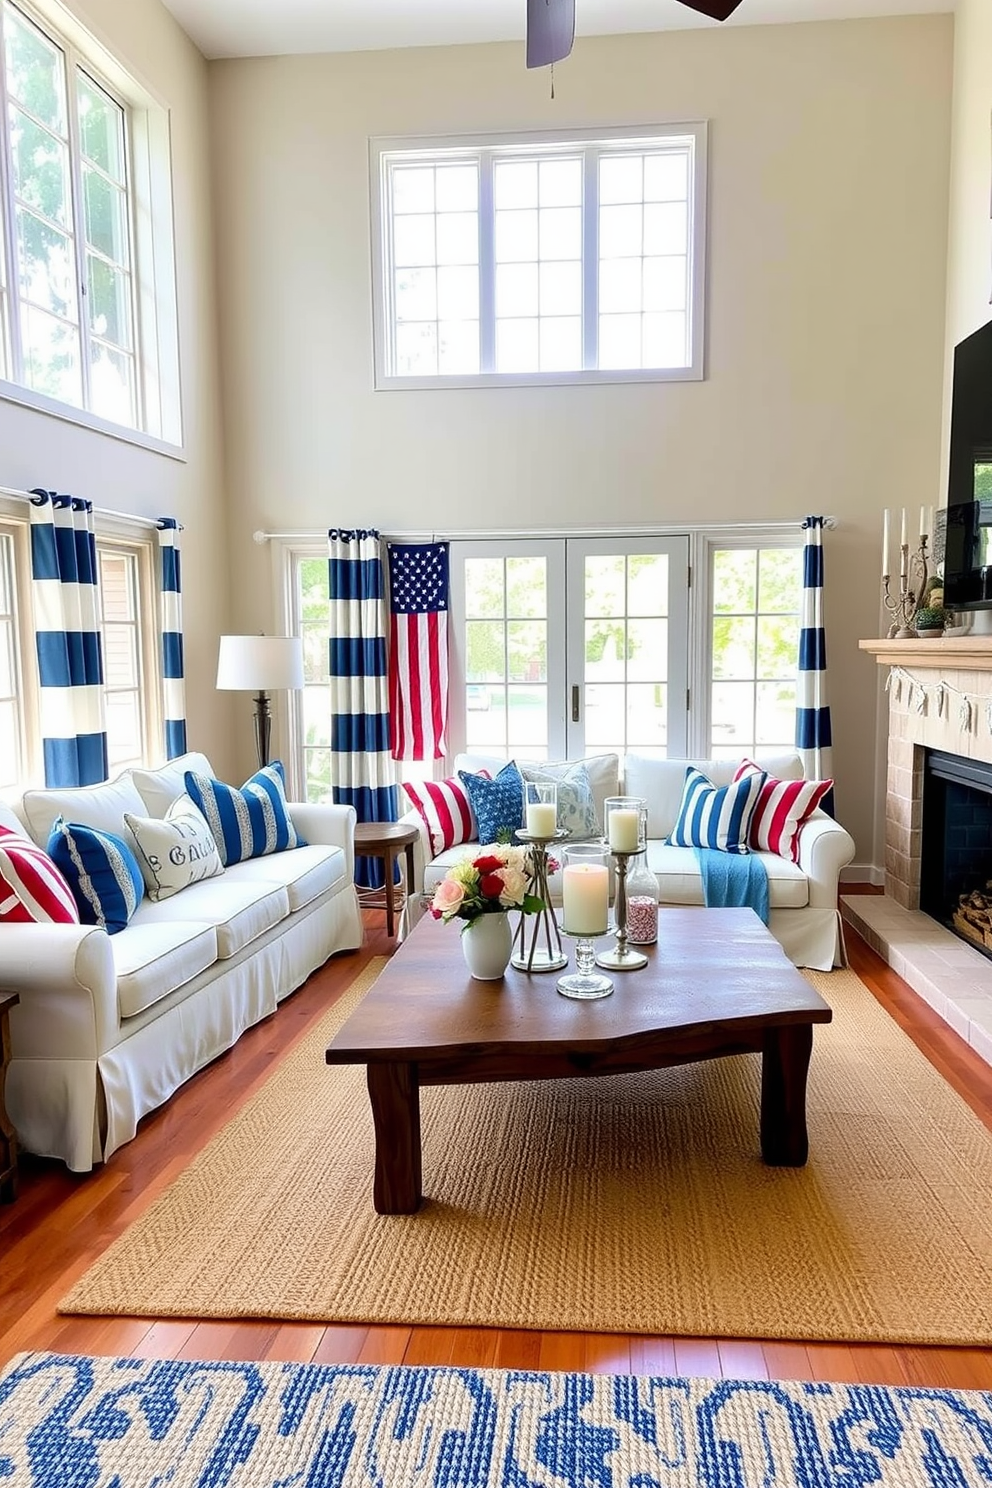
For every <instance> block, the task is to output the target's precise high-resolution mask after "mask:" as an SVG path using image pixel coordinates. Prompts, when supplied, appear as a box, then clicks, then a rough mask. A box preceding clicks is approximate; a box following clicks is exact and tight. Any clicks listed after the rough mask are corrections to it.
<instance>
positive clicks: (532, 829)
mask: <svg viewBox="0 0 992 1488" xmlns="http://www.w3.org/2000/svg"><path fill="white" fill-rule="evenodd" d="M557 825H558V813H557V811H556V810H555V808H554V806H553V805H552V804H551V802H550V801H528V803H527V830H528V832H529V833H530V835H531V836H532V837H553V836H554V835H555V828H556V827H557Z"/></svg>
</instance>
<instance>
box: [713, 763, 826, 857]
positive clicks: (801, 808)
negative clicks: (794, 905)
mask: <svg viewBox="0 0 992 1488" xmlns="http://www.w3.org/2000/svg"><path fill="white" fill-rule="evenodd" d="M754 771H758V773H759V774H760V773H763V772H762V770H761V766H760V765H756V764H755V763H754V760H749V759H744V760H741V762H740V764H739V765H738V767H737V770H736V771H735V773H734V779H735V780H740V779H741V777H742V776H743V775H750V774H752V773H753V772H754ZM833 784H834V783H833V781H832V780H778V779H776V777H775V776H774V775H769V776H768V778H767V780H766V781H765V783H764V785H763V786H762V787H761V793H760V794H759V796H758V804H757V806H755V808H754V815H753V816H752V817H751V825H750V828H749V829H748V839H747V840H748V846H749V847H752V848H754V849H755V850H756V851H757V852H773V853H778V855H779V857H780V858H789V859H790V860H791V861H792V862H793V863H798V862H799V830H800V828H801V827H802V825H803V823H804V822H805V821H806V820H807V819H808V818H809V817H811V816H812V815H813V812H814V811H815V810H816V808H817V807H818V806H819V804H820V802H821V801H822V800H823V798H824V796H825V795H826V794H827V793H828V791H831V790H832V789H833Z"/></svg>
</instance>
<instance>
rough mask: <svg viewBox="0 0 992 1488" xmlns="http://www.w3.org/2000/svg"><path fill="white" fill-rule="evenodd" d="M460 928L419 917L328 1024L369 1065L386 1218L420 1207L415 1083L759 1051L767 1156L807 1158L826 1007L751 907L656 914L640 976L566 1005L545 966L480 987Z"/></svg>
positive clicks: (620, 976)
mask: <svg viewBox="0 0 992 1488" xmlns="http://www.w3.org/2000/svg"><path fill="white" fill-rule="evenodd" d="M458 934H459V931H458V928H457V927H456V926H455V925H443V924H441V923H440V922H439V921H437V920H434V919H433V918H432V917H431V916H430V915H425V916H424V918H423V919H422V920H421V922H420V924H419V925H417V927H416V928H415V930H414V931H413V933H412V934H411V935H410V937H409V938H408V939H407V940H406V941H405V942H404V943H403V945H402V946H400V948H399V950H398V951H397V952H396V955H395V956H393V957H392V959H391V960H390V962H389V965H388V966H387V967H386V968H385V970H384V971H383V973H382V975H381V976H380V977H379V980H378V981H377V982H376V983H375V985H374V987H373V988H372V990H371V991H370V992H369V993H368V995H367V996H366V997H365V998H363V1000H362V1002H361V1003H360V1004H359V1006H358V1007H357V1008H356V1009H355V1011H354V1012H353V1013H352V1015H351V1017H350V1018H349V1019H348V1020H347V1022H346V1023H345V1024H344V1025H343V1026H342V1028H341V1029H340V1030H339V1032H338V1033H337V1035H336V1037H335V1039H334V1041H333V1043H332V1044H331V1045H330V1047H329V1048H328V1050H327V1063H328V1064H364V1065H366V1066H367V1069H368V1088H369V1096H370V1099H371V1102H372V1119H373V1122H374V1124H375V1137H376V1152H375V1178H374V1181H373V1189H372V1195H373V1202H374V1204H375V1207H376V1210H377V1211H378V1213H379V1214H412V1213H413V1212H414V1211H415V1210H416V1209H417V1207H418V1205H419V1204H420V1200H421V1196H422V1191H421V1155H420V1087H421V1085H476V1084H487V1083H490V1082H492V1081H497V1080H559V1079H565V1078H574V1077H575V1076H578V1075H618V1074H628V1073H631V1072H632V1071H635V1070H647V1069H662V1068H664V1067H666V1066H668V1065H676V1064H690V1063H692V1062H694V1061H696V1060H699V1059H716V1058H719V1057H721V1056H723V1055H726V1054H745V1053H753V1054H760V1055H761V1155H762V1157H763V1158H764V1160H765V1162H766V1163H770V1164H774V1165H776V1166H788V1167H801V1166H802V1165H803V1163H805V1161H806V1158H807V1155H808V1152H809V1142H808V1139H807V1135H806V1075H807V1071H808V1069H809V1061H810V1055H811V1053H812V1048H813V1024H814V1023H829V1022H830V1019H831V1017H832V1014H831V1011H830V1008H829V1007H828V1005H827V1004H826V1003H825V1002H824V1000H823V998H822V997H821V996H820V995H819V993H818V992H816V991H814V989H813V987H811V986H810V984H809V982H807V981H806V980H805V978H804V977H802V976H800V974H799V972H798V971H797V970H796V969H795V967H794V966H793V965H792V963H791V962H790V961H789V960H788V959H787V957H786V955H785V953H784V952H783V950H782V949H781V947H780V946H779V944H778V942H777V941H776V940H775V939H774V938H773V937H772V936H771V935H770V934H769V932H768V931H767V930H766V929H765V927H764V925H762V923H761V921H760V920H759V919H758V917H757V915H756V914H755V913H754V912H753V910H750V909H662V910H660V911H659V917H658V944H657V945H656V946H649V947H647V948H646V949H647V951H648V955H649V961H648V965H647V966H646V967H645V968H644V970H643V971H632V972H628V973H622V972H620V973H616V974H615V977H614V980H615V983H616V991H615V992H614V994H613V996H612V997H607V998H604V999H603V1000H602V1001H598V1002H575V1001H572V1000H571V999H568V998H564V997H560V996H559V995H558V994H557V992H556V991H555V981H556V978H555V976H554V975H542V976H528V975H527V973H526V972H520V971H514V970H513V969H512V967H511V968H510V969H509V970H508V971H507V973H506V976H505V977H504V979H503V981H502V982H476V981H473V980H472V978H471V977H470V976H469V974H468V970H467V968H466V966H465V963H464V960H463V958H462V954H461V947H460V946H459V944H458Z"/></svg>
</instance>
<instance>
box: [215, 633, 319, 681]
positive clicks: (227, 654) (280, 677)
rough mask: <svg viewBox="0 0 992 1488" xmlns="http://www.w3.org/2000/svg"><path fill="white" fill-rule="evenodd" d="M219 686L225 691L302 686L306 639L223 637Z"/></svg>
mask: <svg viewBox="0 0 992 1488" xmlns="http://www.w3.org/2000/svg"><path fill="white" fill-rule="evenodd" d="M217 686H218V687H219V688H221V689H222V690H223V691H225V692H278V691H280V690H282V689H283V688H286V687H302V686H303V642H302V641H301V640H300V638H299V636H264V635H226V636H221V638H220V654H219V655H218V658H217Z"/></svg>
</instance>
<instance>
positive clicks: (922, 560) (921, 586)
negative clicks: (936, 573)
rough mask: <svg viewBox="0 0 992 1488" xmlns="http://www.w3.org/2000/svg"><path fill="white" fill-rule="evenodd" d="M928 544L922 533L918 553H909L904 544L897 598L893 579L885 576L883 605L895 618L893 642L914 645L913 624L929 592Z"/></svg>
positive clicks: (891, 630)
mask: <svg viewBox="0 0 992 1488" xmlns="http://www.w3.org/2000/svg"><path fill="white" fill-rule="evenodd" d="M927 543H928V538H927V536H926V534H925V533H923V534H921V536H920V546H919V547H918V548H917V550H916V551H915V553H911V552H910V549H909V544H908V543H903V544H902V548H901V558H900V565H899V594H898V596H896V595H894V594H893V593H892V591H891V588H890V576H889V575H888V574H883V575H882V603H883V605H884V606H885V608H886V609H887V610H888V612H889V614H890V615H891V616H892V624H891V625H890V626H889V633H888V639H889V640H890V641H891V640H900V641H911V640H915V638H916V631H915V630H914V629H913V627H912V625H911V624H910V622H911V620H912V618H913V616H914V615H915V614H916V611H917V609H918V608H919V602H920V599H922V597H923V595H924V593H925V592H926V587H927V579H928V578H929V575H930V569H929V564H928V561H927Z"/></svg>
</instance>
